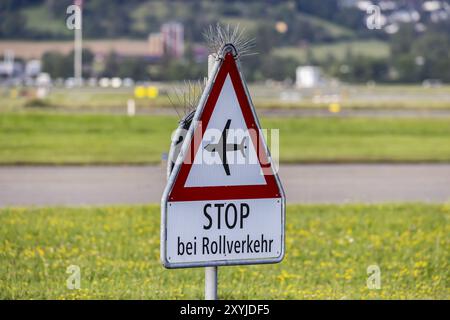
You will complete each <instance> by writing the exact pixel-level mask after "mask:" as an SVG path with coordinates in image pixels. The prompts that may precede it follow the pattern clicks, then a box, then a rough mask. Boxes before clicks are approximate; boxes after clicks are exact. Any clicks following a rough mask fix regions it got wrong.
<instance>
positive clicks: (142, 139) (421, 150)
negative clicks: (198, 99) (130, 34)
mask: <svg viewBox="0 0 450 320" xmlns="http://www.w3.org/2000/svg"><path fill="white" fill-rule="evenodd" d="M176 124H177V119H176V118H174V117H169V116H138V117H133V118H129V117H126V116H118V115H88V114H83V115H79V114H78V115H68V114H42V113H28V114H19V113H0V164H144V163H158V162H159V161H160V159H161V154H162V153H163V152H167V151H168V147H169V142H170V134H171V132H172V130H173V129H174V128H175V126H176ZM262 124H263V126H264V127H265V128H269V129H279V130H280V131H279V135H280V160H281V161H282V162H288V163H297V162H380V161H383V162H449V161H450V119H449V118H443V119H435V118H433V119H400V118H399V119H379V118H377V119H373V118H372V119H369V118H368V119H365V118H301V119H300V118H279V119H276V118H269V119H263V121H262ZM271 149H272V151H273V152H274V151H275V148H274V146H272V147H271Z"/></svg>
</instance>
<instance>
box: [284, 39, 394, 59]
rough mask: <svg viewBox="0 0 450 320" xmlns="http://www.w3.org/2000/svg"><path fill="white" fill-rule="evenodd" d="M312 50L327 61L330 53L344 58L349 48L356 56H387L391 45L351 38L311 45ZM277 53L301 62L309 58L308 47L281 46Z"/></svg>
mask: <svg viewBox="0 0 450 320" xmlns="http://www.w3.org/2000/svg"><path fill="white" fill-rule="evenodd" d="M310 49H311V52H312V54H313V56H314V58H315V59H317V60H318V61H322V62H323V61H326V60H327V59H328V58H329V56H330V55H332V56H333V57H334V58H335V59H338V60H343V59H344V58H345V55H346V54H347V52H348V50H350V51H351V52H352V54H353V55H355V56H366V57H372V58H387V57H388V56H389V46H388V44H387V43H386V42H384V41H379V40H350V41H340V42H335V43H331V44H316V45H313V46H311V48H310ZM275 54H277V55H279V56H282V57H292V58H294V59H297V61H298V62H299V63H305V62H306V58H307V49H306V48H296V47H281V48H277V49H276V50H275Z"/></svg>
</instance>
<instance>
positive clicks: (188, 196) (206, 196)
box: [168, 53, 282, 201]
mask: <svg viewBox="0 0 450 320" xmlns="http://www.w3.org/2000/svg"><path fill="white" fill-rule="evenodd" d="M228 74H229V75H230V78H231V82H232V84H233V87H234V90H235V92H236V96H237V99H238V102H239V105H240V107H241V110H242V114H243V116H244V120H245V124H246V125H247V128H258V125H257V121H256V119H255V117H254V113H253V111H252V107H251V106H250V103H249V99H248V97H247V95H246V90H245V89H244V85H243V82H242V79H241V76H240V73H239V70H238V66H237V64H236V61H235V59H234V57H233V55H232V54H231V53H227V54H226V55H225V57H224V60H223V61H222V64H221V65H220V67H219V70H218V71H217V76H216V78H215V80H214V83H213V85H212V88H211V90H210V94H209V97H208V98H207V100H206V103H205V105H204V108H203V111H202V113H201V115H200V119H199V120H200V121H201V123H202V126H197V127H196V128H195V130H196V131H195V132H194V135H193V136H197V135H199V134H201V135H200V136H201V137H203V134H204V133H205V130H206V128H207V127H208V123H209V120H210V119H211V115H212V113H213V111H214V108H215V105H216V103H217V100H218V98H219V95H220V92H221V91H222V87H223V84H224V83H225V79H226V77H227V75H228ZM194 120H195V119H194ZM200 130H201V131H200ZM251 139H252V142H253V145H254V146H260V145H261V144H260V142H259V139H261V137H260V131H259V130H256V135H251ZM192 141H194V143H192ZM195 142H197V143H195ZM189 143H190V152H186V156H185V157H189V156H190V157H191V160H193V158H194V156H195V154H196V153H197V150H198V147H199V145H200V144H201V139H192V140H191V141H190V142H189ZM257 149H258V151H257V152H258V160H259V163H260V165H261V166H262V167H264V168H265V170H267V169H268V168H267V167H268V166H269V167H270V166H271V164H267V163H268V162H267V154H266V152H265V148H259V147H257ZM261 149H262V150H261ZM192 162H193V161H189V163H186V162H185V161H183V163H182V164H181V168H179V171H178V174H177V176H176V178H175V181H174V183H173V184H172V189H171V190H170V192H169V196H168V201H201V200H206V201H207V200H232V199H236V200H239V199H260V198H281V197H282V190H280V188H279V186H278V183H277V180H276V178H275V176H274V174H273V170H272V168H270V169H271V170H270V172H272V174H269V175H264V177H265V179H266V183H267V184H265V185H242V186H207V187H185V183H186V180H187V177H188V175H189V172H190V170H191V167H192Z"/></svg>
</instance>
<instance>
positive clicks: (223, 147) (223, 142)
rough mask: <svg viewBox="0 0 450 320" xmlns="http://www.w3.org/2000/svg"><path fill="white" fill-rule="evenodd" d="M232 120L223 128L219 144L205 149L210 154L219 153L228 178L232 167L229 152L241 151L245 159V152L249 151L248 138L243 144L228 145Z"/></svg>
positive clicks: (210, 145) (243, 140)
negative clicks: (229, 161) (246, 143)
mask: <svg viewBox="0 0 450 320" xmlns="http://www.w3.org/2000/svg"><path fill="white" fill-rule="evenodd" d="M230 124H231V119H228V121H227V123H226V124H225V128H223V131H222V135H221V137H220V140H219V142H217V143H210V144H208V145H207V146H206V147H205V150H207V151H209V152H211V153H212V152H217V153H218V154H219V157H220V160H221V161H222V165H223V169H224V170H225V173H226V174H227V176H229V175H230V167H229V166H228V160H227V151H237V150H239V151H241V153H242V156H243V157H244V158H245V152H244V150H245V149H247V146H246V145H245V140H246V137H244V138H243V139H242V141H241V143H239V144H237V143H227V135H228V129H229V128H230Z"/></svg>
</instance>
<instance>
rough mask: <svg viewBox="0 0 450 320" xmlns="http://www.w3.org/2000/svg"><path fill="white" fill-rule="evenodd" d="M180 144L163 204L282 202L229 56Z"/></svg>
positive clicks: (276, 179)
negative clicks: (227, 201) (219, 201)
mask: <svg viewBox="0 0 450 320" xmlns="http://www.w3.org/2000/svg"><path fill="white" fill-rule="evenodd" d="M217 64H218V65H217V66H216V68H215V70H216V71H215V74H214V75H213V76H212V79H211V80H210V82H209V85H208V86H207V88H206V89H205V93H204V95H203V97H202V100H201V102H200V105H199V107H198V108H197V111H196V114H195V116H194V120H193V122H192V125H191V129H190V134H188V135H187V138H186V141H185V142H184V144H183V148H182V152H181V153H180V156H179V159H178V160H177V164H176V166H175V168H174V172H173V174H172V176H171V180H172V181H171V182H169V185H168V189H167V190H166V192H165V195H166V196H167V198H166V200H167V201H170V202H172V201H198V200H231V199H261V198H282V197H284V195H283V190H282V188H281V185H280V183H279V180H278V176H277V174H276V172H275V171H274V170H273V167H272V164H271V163H270V161H269V159H270V157H269V154H268V150H267V148H266V144H265V141H264V137H263V135H262V133H261V132H260V126H259V122H258V119H257V116H256V113H255V111H254V108H253V106H252V104H251V100H250V97H249V96H248V95H247V92H248V91H247V90H246V87H245V84H244V82H243V79H242V78H241V73H240V72H239V69H238V65H237V63H236V61H235V59H234V57H233V54H232V53H227V54H225V56H224V58H223V59H222V60H220V61H219V62H217Z"/></svg>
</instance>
